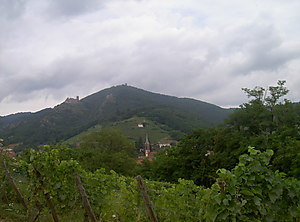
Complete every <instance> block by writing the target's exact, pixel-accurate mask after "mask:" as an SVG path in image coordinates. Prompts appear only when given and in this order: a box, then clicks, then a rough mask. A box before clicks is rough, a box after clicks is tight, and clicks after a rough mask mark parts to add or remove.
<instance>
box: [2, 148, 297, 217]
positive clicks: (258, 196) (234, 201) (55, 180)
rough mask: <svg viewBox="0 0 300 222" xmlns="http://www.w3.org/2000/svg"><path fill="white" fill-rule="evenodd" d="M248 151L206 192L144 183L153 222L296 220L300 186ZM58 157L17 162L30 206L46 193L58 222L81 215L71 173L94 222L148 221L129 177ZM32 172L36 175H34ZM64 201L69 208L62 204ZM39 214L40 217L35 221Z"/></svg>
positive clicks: (48, 152) (29, 155)
mask: <svg viewBox="0 0 300 222" xmlns="http://www.w3.org/2000/svg"><path fill="white" fill-rule="evenodd" d="M62 150H63V149H62ZM63 152H67V150H63ZM248 152H249V154H244V155H241V156H240V158H239V163H238V164H237V165H236V167H235V168H234V169H232V170H231V171H229V170H226V169H220V170H218V172H217V173H218V178H217V182H216V183H214V184H213V185H212V186H211V188H206V189H205V188H204V187H201V186H197V185H195V184H194V182H193V181H191V180H184V179H179V180H178V183H176V184H175V183H173V184H171V183H161V182H155V181H149V180H145V181H144V183H145V186H146V187H147V192H148V195H149V197H150V199H151V201H152V203H153V206H154V210H155V212H156V214H157V215H158V218H159V220H160V221H172V222H180V221H191V222H193V221H195V222H196V221H297V220H298V219H300V182H299V181H298V180H296V179H294V178H287V177H285V175H284V174H282V173H279V172H278V171H275V172H274V171H272V170H271V169H270V167H269V161H270V159H271V158H272V155H273V151H272V150H267V151H265V152H260V151H258V150H255V149H253V148H249V149H248ZM60 153H61V150H60V149H51V148H49V147H46V149H44V150H40V151H34V150H28V151H26V153H24V156H23V158H22V159H21V160H19V161H17V163H16V166H19V168H18V170H19V172H22V170H21V169H23V172H24V170H25V172H27V173H26V174H24V176H25V178H26V181H27V184H28V191H30V192H28V193H27V194H26V195H27V197H30V200H31V201H32V202H35V201H39V202H40V203H43V201H44V199H45V198H43V197H44V196H45V194H49V195H50V196H51V200H52V201H53V202H54V203H55V207H56V208H59V209H60V211H59V212H61V214H60V217H61V218H64V221H72V220H73V221H74V219H73V218H74V217H72V216H71V215H70V214H72V211H71V213H69V212H70V210H71V209H76V211H77V212H81V213H83V212H82V210H81V209H80V205H81V204H80V203H79V201H78V202H76V201H75V202H72V201H74V199H76V198H78V199H80V198H79V197H78V193H77V191H76V189H73V187H74V181H73V180H71V177H72V175H73V173H74V172H80V174H81V181H82V183H83V186H84V187H85V189H86V192H87V194H88V198H89V200H90V202H91V205H92V208H93V210H94V212H95V214H96V216H97V217H98V218H99V220H101V221H128V222H129V221H140V222H143V221H145V222H146V221H148V218H147V215H146V213H145V208H144V203H143V200H142V198H141V196H140V191H139V189H138V186H137V183H136V181H135V179H134V178H131V177H124V176H120V175H118V174H117V173H115V172H114V171H111V172H110V173H109V174H108V173H107V172H106V170H104V169H100V170H96V171H95V172H93V173H92V172H86V171H83V170H81V169H80V167H79V166H78V164H77V163H76V162H75V161H73V160H70V159H69V160H67V159H66V157H67V155H65V153H64V154H62V155H61V154H60ZM62 157H63V158H65V160H62ZM36 171H38V172H40V173H39V174H37V173H36ZM41 176H42V177H43V178H42V180H40V177H41ZM71 181H72V182H71ZM62 196H64V198H62ZM70 200H71V203H72V204H71V205H68V204H67V203H68V202H69V201H70ZM13 205H15V203H13ZM1 206H2V205H1ZM45 206H47V205H46V204H45ZM0 210H1V209H0ZM0 212H1V211H0ZM63 212H64V213H63ZM44 215H45V214H44V213H43V214H42V216H41V218H44ZM45 218H46V217H45ZM71 218H72V219H71ZM78 218H80V216H78V217H77V219H78ZM81 218H82V217H81ZM81 220H82V219H81Z"/></svg>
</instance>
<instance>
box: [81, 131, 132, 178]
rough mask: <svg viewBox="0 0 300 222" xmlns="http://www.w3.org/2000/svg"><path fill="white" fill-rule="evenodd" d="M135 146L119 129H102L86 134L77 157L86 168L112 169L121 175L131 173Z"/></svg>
mask: <svg viewBox="0 0 300 222" xmlns="http://www.w3.org/2000/svg"><path fill="white" fill-rule="evenodd" d="M134 157H135V146H134V143H133V142H131V141H129V140H128V139H127V138H126V137H125V136H124V135H122V134H121V132H120V131H118V130H114V129H105V130H104V129H103V130H102V131H100V132H96V133H91V134H88V135H86V136H85V137H84V138H83V139H82V142H81V143H80V148H79V149H77V157H76V158H77V159H78V160H79V161H80V163H81V164H82V165H83V166H84V167H85V168H86V169H88V170H91V171H95V170H96V169H99V168H105V169H106V170H108V171H109V170H114V171H116V172H118V173H121V174H123V175H131V174H133V171H134V168H135V165H136V164H135V161H134Z"/></svg>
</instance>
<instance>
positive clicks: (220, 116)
mask: <svg viewBox="0 0 300 222" xmlns="http://www.w3.org/2000/svg"><path fill="white" fill-rule="evenodd" d="M230 112H231V110H229V109H223V108H221V107H218V106H216V105H212V104H209V103H205V102H202V101H198V100H194V99H188V98H177V97H174V96H167V95H162V94H158V93H152V92H148V91H145V90H142V89H138V88H135V87H132V86H127V85H120V86H115V87H111V88H107V89H104V90H101V91H99V92H97V93H94V94H92V95H89V96H87V97H85V98H83V99H81V100H77V99H69V100H66V101H65V102H64V103H62V104H60V105H57V106H56V107H54V108H48V109H45V110H41V111H39V112H37V113H23V114H15V115H10V116H5V117H1V119H0V138H3V139H4V140H5V141H6V143H7V144H19V145H20V147H25V146H34V145H39V144H49V143H54V142H58V141H62V140H66V139H68V138H71V137H73V136H75V135H78V134H80V133H81V132H83V131H85V130H87V129H89V128H91V127H93V126H96V125H101V126H107V125H110V124H113V123H114V122H118V121H123V120H126V119H130V118H132V117H134V116H136V117H144V118H146V119H148V120H150V121H153V122H156V123H159V124H162V125H164V128H165V130H166V131H168V132H169V135H170V136H171V134H172V133H173V135H172V137H176V132H177V134H178V135H179V134H180V133H186V132H190V131H191V130H193V129H196V128H207V127H211V126H214V125H216V124H219V123H221V122H222V121H223V120H224V119H225V118H226V117H227V116H228V114H229V113H230ZM178 132H179V133H178ZM178 135H177V136H178Z"/></svg>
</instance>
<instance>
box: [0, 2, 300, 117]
mask: <svg viewBox="0 0 300 222" xmlns="http://www.w3.org/2000/svg"><path fill="white" fill-rule="evenodd" d="M299 12H300V1H299V0H284V1H283V0H264V1H261V0H243V1H241V0H226V1H225V0H184V1H182V0H0V115H7V114H10V113H16V112H21V111H37V110H40V109H42V108H45V107H53V106H55V105H57V104H58V103H61V102H62V101H64V100H65V99H66V97H75V96H77V95H78V96H80V97H84V96H87V95H89V94H91V93H94V92H97V91H99V90H102V89H104V88H107V87H110V86H113V85H119V84H123V83H128V84H129V85H132V86H136V87H139V88H143V89H146V90H149V91H153V92H160V93H164V94H168V95H174V96H178V97H191V98H195V99H199V100H203V101H206V102H210V103H214V104H217V105H219V106H223V107H230V106H237V105H239V104H241V103H243V102H245V101H247V98H246V96H245V95H244V94H243V92H242V91H241V88H242V87H248V88H253V87H254V86H257V85H259V86H263V87H267V86H269V85H275V84H276V82H277V80H279V79H280V80H283V79H284V80H286V81H287V84H286V85H287V87H288V88H289V89H290V93H289V99H291V100H293V101H299V100H300V89H299V86H300V22H299V21H300V13H299Z"/></svg>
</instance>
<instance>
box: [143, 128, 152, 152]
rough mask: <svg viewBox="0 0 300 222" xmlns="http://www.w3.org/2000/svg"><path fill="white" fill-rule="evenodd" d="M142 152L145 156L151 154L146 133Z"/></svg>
mask: <svg viewBox="0 0 300 222" xmlns="http://www.w3.org/2000/svg"><path fill="white" fill-rule="evenodd" d="M144 151H145V156H146V157H147V156H149V154H150V152H151V145H150V142H149V138H148V134H147V133H146V140H145V145H144Z"/></svg>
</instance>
